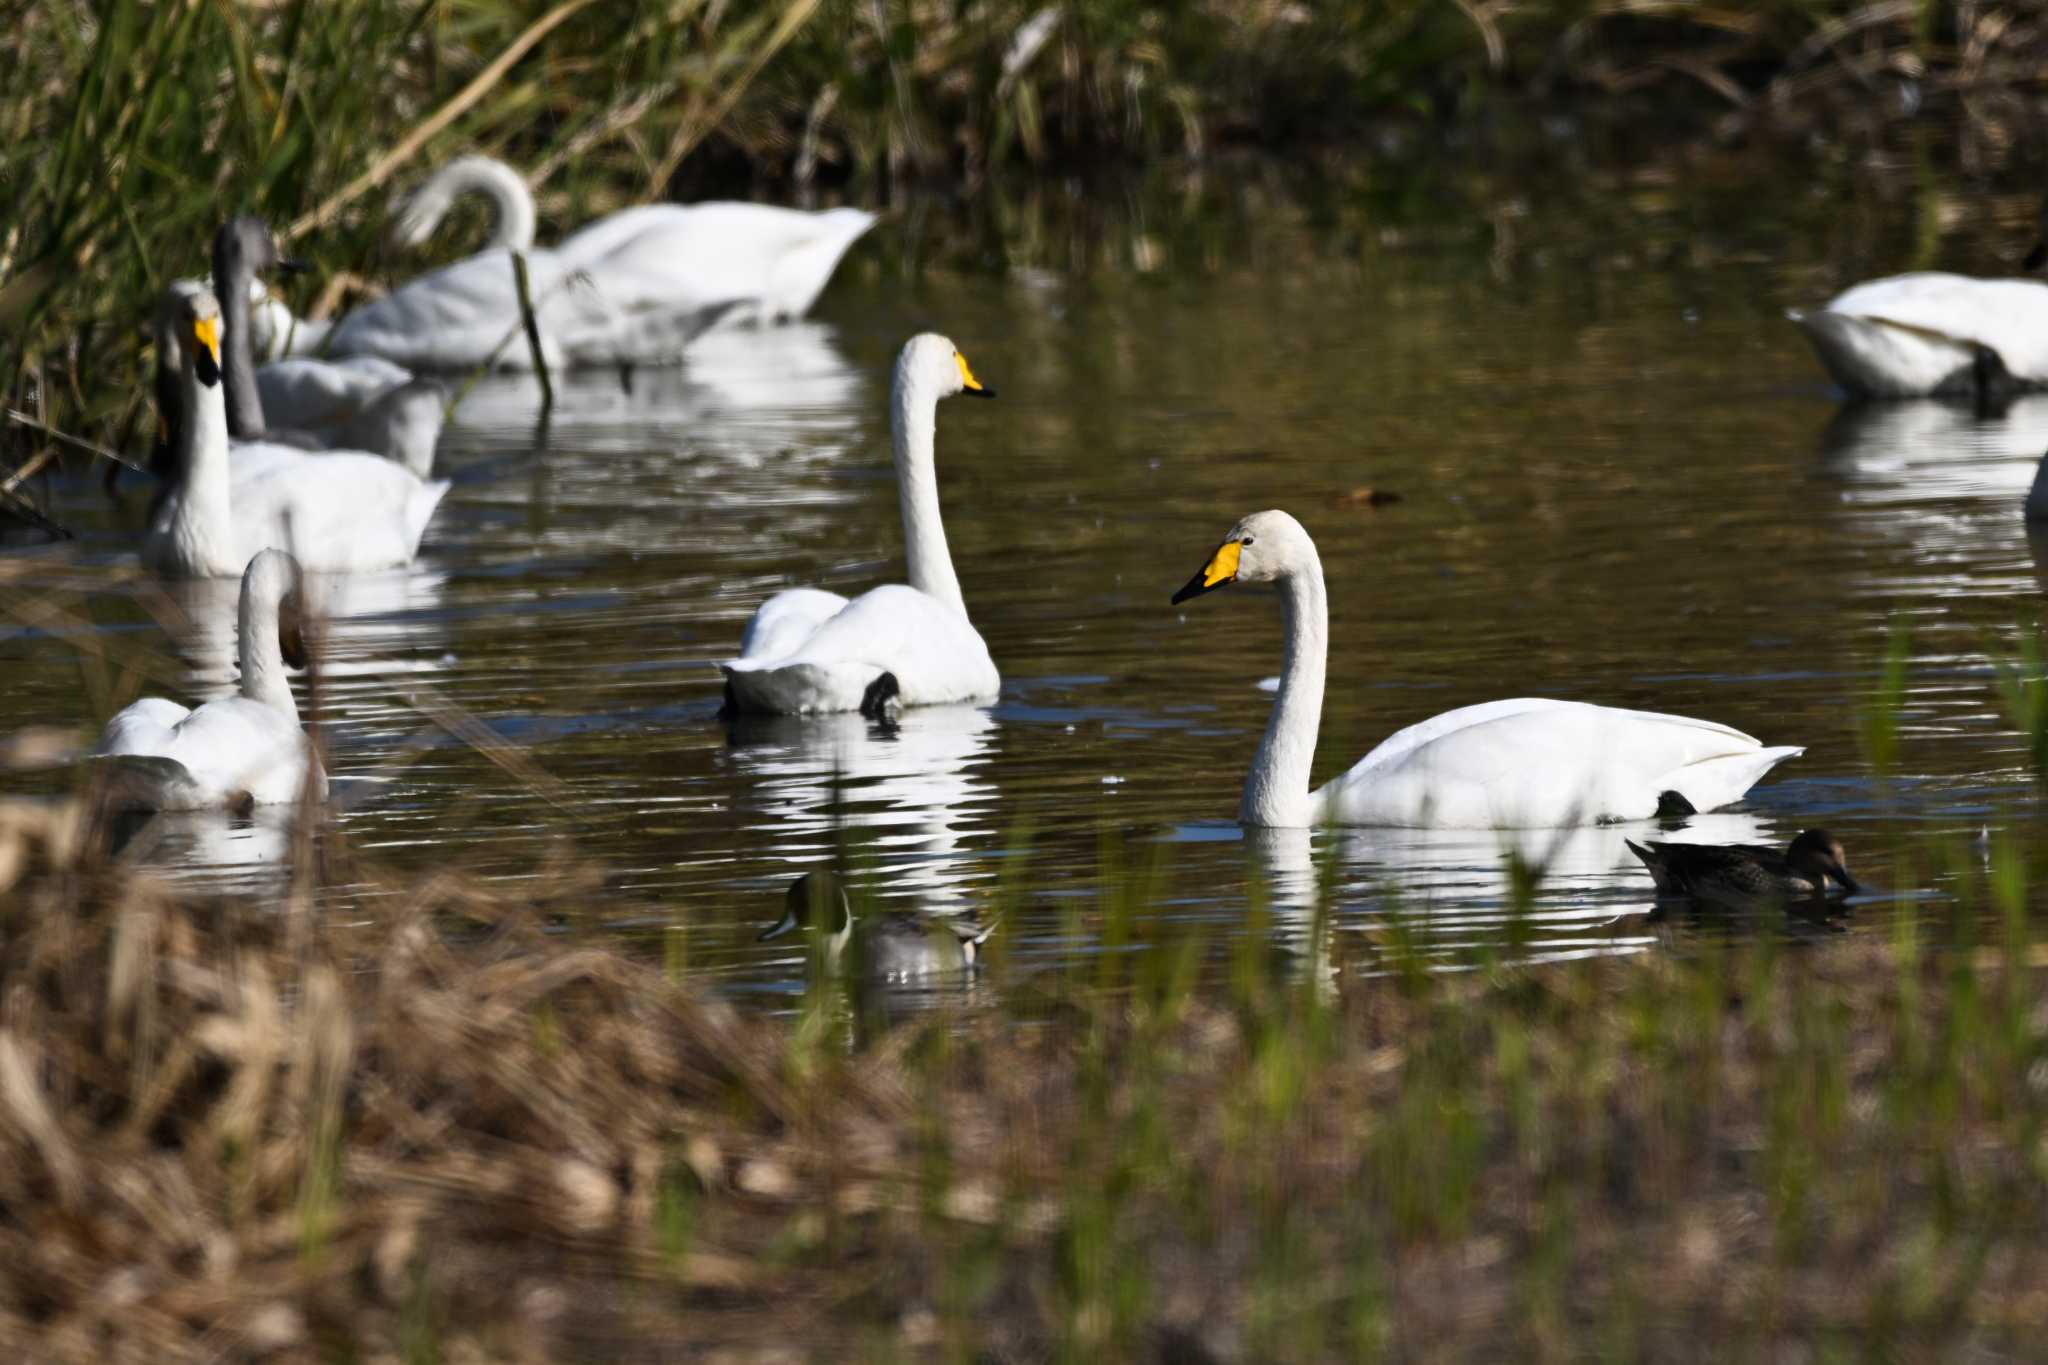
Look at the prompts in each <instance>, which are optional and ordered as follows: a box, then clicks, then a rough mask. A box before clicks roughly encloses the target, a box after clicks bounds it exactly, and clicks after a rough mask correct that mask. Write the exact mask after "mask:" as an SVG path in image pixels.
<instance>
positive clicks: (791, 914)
mask: <svg viewBox="0 0 2048 1365" xmlns="http://www.w3.org/2000/svg"><path fill="white" fill-rule="evenodd" d="M812 924H819V925H822V926H824V928H825V932H826V933H828V934H830V935H832V936H833V937H834V938H837V937H839V936H841V935H843V934H845V933H846V932H847V931H848V930H849V929H850V928H851V927H852V925H853V904H852V902H851V901H849V900H848V899H847V897H846V888H845V887H844V886H842V885H841V884H840V881H839V876H838V874H837V873H834V872H831V871H829V870H822V869H821V870H819V871H815V872H806V873H804V875H803V876H801V877H798V878H797V879H796V880H795V881H793V882H791V883H790V884H789V890H788V892H787V893H786V894H785V895H784V896H783V898H782V918H781V919H779V920H777V921H775V923H773V924H771V925H769V926H768V927H767V928H766V929H764V930H762V931H761V935H760V937H759V938H757V939H755V940H754V941H755V942H756V943H766V942H767V941H768V940H769V939H771V938H781V937H782V936H783V935H784V934H787V933H789V932H791V931H792V930H795V929H803V928H806V927H808V926H809V925H812Z"/></svg>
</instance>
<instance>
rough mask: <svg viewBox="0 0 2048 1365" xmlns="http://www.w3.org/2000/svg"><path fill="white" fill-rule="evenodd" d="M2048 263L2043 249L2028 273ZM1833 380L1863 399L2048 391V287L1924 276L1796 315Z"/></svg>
mask: <svg viewBox="0 0 2048 1365" xmlns="http://www.w3.org/2000/svg"><path fill="white" fill-rule="evenodd" d="M2044 263H2048V205H2044V206H2043V210H2042V240H2041V241H2039V242H2037V243H2036V244H2035V246H2034V249H2033V252H2032V253H2031V254H2030V255H2029V256H2028V257H2027V260H2026V265H2025V269H2027V270H2028V271H2030V272H2031V271H2034V270H2038V269H2039V268H2040V267H2041V266H2042V265H2043V264H2044ZM1788 316H1790V317H1791V319H1792V320H1793V321H1794V322H1796V323H1798V324H1799V326H1800V327H1801V329H1803V330H1804V331H1805V333H1806V339H1807V340H1808V341H1809V342H1811V343H1812V345H1813V349H1814V353H1815V354H1816V355H1818V356H1819V357H1820V361H1821V364H1822V365H1824V366H1826V367H1827V371H1828V374H1829V376H1830V377H1832V378H1833V379H1834V381H1835V382H1836V383H1837V384H1839V385H1841V386H1842V388H1844V389H1846V390H1848V392H1849V393H1850V395H1851V396H1852V397H1857V398H1928V397H1933V396H1936V395H1941V394H1956V395H1989V396H1994V397H1995V396H1997V395H1998V394H1999V393H2001V392H2005V391H2010V390H2013V389H2030V388H2043V387H2048V284H2044V283H2042V282H2041V281H2039V280H2029V279H1995V280H1984V279H1977V278H1975V277H1973V276H1969V275H1954V274H1949V273H1947V272H1945V271H1933V270H1923V271H1916V272H1913V273H1911V274H1906V275H1892V276H1889V277H1887V278H1885V279H1881V280H1866V281H1865V282H1864V283H1862V284H1859V285H1855V286H1853V287H1851V288H1849V289H1847V290H1845V291H1844V292H1843V293H1841V294H1839V295H1837V296H1836V297H1835V298H1833V299H1832V300H1830V301H1829V302H1828V304H1827V305H1826V306H1825V307H1823V308H1817V309H1813V310H1811V311H1801V310H1798V309H1794V310H1792V311H1791V312H1790V313H1789V314H1788Z"/></svg>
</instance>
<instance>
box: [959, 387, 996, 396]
mask: <svg viewBox="0 0 2048 1365" xmlns="http://www.w3.org/2000/svg"><path fill="white" fill-rule="evenodd" d="M960 392H962V393H964V394H966V395H967V396H968V397H969V398H993V397H995V396H996V391H995V390H994V389H991V388H986V387H981V388H972V389H962V390H960Z"/></svg>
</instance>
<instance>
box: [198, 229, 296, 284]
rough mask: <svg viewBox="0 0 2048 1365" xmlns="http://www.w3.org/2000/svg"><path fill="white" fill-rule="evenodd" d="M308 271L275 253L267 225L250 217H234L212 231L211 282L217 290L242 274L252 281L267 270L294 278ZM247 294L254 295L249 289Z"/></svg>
mask: <svg viewBox="0 0 2048 1365" xmlns="http://www.w3.org/2000/svg"><path fill="white" fill-rule="evenodd" d="M309 268H310V267H309V266H307V264H306V263H305V262H304V261H301V260H297V259H294V258H293V257H290V256H287V255H285V254H284V253H283V252H282V251H280V250H278V246H277V238H275V237H273V236H271V235H270V224H268V223H266V222H264V221H263V220H262V219H261V218H258V217H257V216H256V215H255V214H253V213H238V214H236V215H235V216H234V217H232V218H230V219H228V220H227V221H226V222H225V223H222V224H221V225H220V227H219V228H217V229H216V230H215V231H214V234H213V282H214V287H215V288H217V289H219V288H229V287H231V286H230V285H229V283H228V282H229V281H230V280H231V279H233V278H234V276H235V275H236V274H237V273H240V272H244V271H246V272H247V273H248V275H249V276H250V277H251V278H254V277H255V276H257V275H261V274H263V273H264V272H265V271H269V270H283V271H286V272H288V273H291V274H297V273H299V272H301V271H304V270H307V269H309ZM250 292H251V294H252V295H253V294H254V293H255V291H254V290H253V289H252V290H251V291H250Z"/></svg>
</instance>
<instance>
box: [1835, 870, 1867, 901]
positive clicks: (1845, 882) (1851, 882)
mask: <svg viewBox="0 0 2048 1365" xmlns="http://www.w3.org/2000/svg"><path fill="white" fill-rule="evenodd" d="M1828 875H1829V876H1830V877H1833V878H1834V879H1835V884H1836V885H1838V886H1840V887H1841V888H1842V889H1843V890H1844V891H1846V892H1848V893H1849V894H1850V895H1852V896H1859V895H1861V894H1863V885H1862V883H1860V882H1858V881H1857V880H1856V879H1855V878H1854V877H1852V876H1850V875H1849V869H1848V868H1846V867H1831V868H1829V869H1828Z"/></svg>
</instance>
